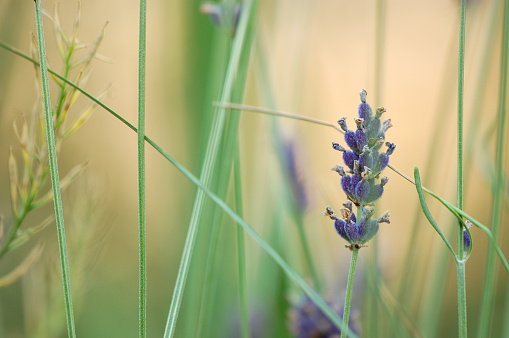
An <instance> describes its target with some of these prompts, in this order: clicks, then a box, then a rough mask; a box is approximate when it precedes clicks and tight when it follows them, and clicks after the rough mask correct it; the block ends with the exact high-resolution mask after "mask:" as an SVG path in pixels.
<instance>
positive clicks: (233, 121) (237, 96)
mask: <svg viewBox="0 0 509 338" xmlns="http://www.w3.org/2000/svg"><path fill="white" fill-rule="evenodd" d="M253 32H254V29H253V25H249V26H248V27H247V29H246V32H245V35H244V39H245V47H244V48H243V49H242V52H241V55H240V60H239V68H238V70H237V74H236V78H235V82H234V85H233V87H232V93H231V100H232V101H234V102H242V97H243V95H244V88H245V83H246V78H247V69H248V67H247V65H248V60H249V58H250V54H251V41H252V37H253ZM230 49H231V48H230ZM239 122H240V114H237V113H231V112H228V114H227V118H226V123H225V125H226V126H227V128H226V132H225V133H224V137H223V138H222V144H221V145H220V149H222V152H221V153H220V154H219V158H220V159H221V160H220V164H219V166H218V168H216V169H215V172H216V173H219V172H220V173H221V174H220V177H219V180H218V181H219V183H218V184H217V186H216V190H215V191H216V193H217V194H218V196H219V197H220V198H223V199H224V200H226V197H227V194H228V189H229V187H230V178H231V173H232V169H233V175H234V181H233V182H234V183H233V188H234V190H235V195H234V196H235V204H236V206H237V207H240V208H242V193H241V190H239V189H240V177H238V178H236V177H235V175H236V171H238V172H239V175H240V159H239V156H240V153H239V149H238V145H239V136H238V128H239ZM236 161H237V164H235V163H236ZM222 215H223V211H221V210H220V208H218V207H217V206H216V208H215V210H214V220H213V223H212V231H211V234H210V241H209V242H210V244H209V252H208V254H207V259H206V264H205V266H206V268H205V271H206V272H205V277H204V283H203V286H204V287H203V293H202V301H201V304H200V316H199V320H198V334H197V336H198V337H200V336H202V332H203V331H204V330H205V332H209V330H210V327H211V320H210V319H211V318H212V316H210V315H209V316H207V317H206V319H205V320H202V318H203V314H209V313H210V306H211V305H213V304H214V301H213V300H212V299H215V298H216V297H215V295H216V294H217V292H215V290H213V286H214V285H217V284H218V282H219V276H218V274H212V270H213V269H214V262H215V261H216V260H217V258H216V257H217V256H218V253H217V250H218V248H219V249H220V250H222V251H225V250H226V248H225V247H224V246H219V247H218V243H217V241H218V239H219V231H220V227H219V226H218V225H219V222H220V220H221V218H222ZM241 216H242V214H241ZM241 237H243V234H242V235H241ZM221 254H222V255H224V252H221ZM237 254H238V255H241V251H237ZM238 260H239V264H245V259H244V258H242V257H238ZM240 262H243V263H240ZM241 274H242V272H241V271H239V275H238V276H239V278H240V277H241ZM243 278H244V279H245V276H244V277H243ZM213 279H215V280H213ZM238 282H239V291H242V290H241V289H240V288H241V287H242V286H241V284H242V282H241V280H240V279H239V281H238ZM209 295H212V297H210V296H209ZM241 297H242V295H241ZM209 298H211V299H209ZM241 305H242V298H241ZM241 310H242V309H241ZM244 314H246V316H247V311H246V312H245V313H244ZM244 314H241V315H244ZM246 318H247V317H246ZM195 326H196V324H195ZM244 328H245V327H243V329H244Z"/></svg>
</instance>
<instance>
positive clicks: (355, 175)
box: [352, 174, 362, 192]
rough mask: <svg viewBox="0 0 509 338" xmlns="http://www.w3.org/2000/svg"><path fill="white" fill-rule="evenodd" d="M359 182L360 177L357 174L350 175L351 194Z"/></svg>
mask: <svg viewBox="0 0 509 338" xmlns="http://www.w3.org/2000/svg"><path fill="white" fill-rule="evenodd" d="M360 181H362V176H361V175H359V174H354V175H352V192H354V191H355V187H356V186H357V184H359V182H360Z"/></svg>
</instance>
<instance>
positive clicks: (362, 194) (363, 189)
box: [355, 180, 369, 202]
mask: <svg viewBox="0 0 509 338" xmlns="http://www.w3.org/2000/svg"><path fill="white" fill-rule="evenodd" d="M355 195H356V196H357V200H358V201H360V202H362V201H365V200H366V198H367V197H368V195H369V183H368V181H365V180H362V181H360V182H359V183H357V185H356V186H355Z"/></svg>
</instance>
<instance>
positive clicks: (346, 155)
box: [343, 150, 359, 171]
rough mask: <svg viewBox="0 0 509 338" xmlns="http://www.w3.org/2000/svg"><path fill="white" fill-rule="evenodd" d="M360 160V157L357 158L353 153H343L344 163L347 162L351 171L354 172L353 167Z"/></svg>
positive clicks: (348, 151)
mask: <svg viewBox="0 0 509 338" xmlns="http://www.w3.org/2000/svg"><path fill="white" fill-rule="evenodd" d="M358 160H359V156H357V154H356V153H354V152H353V151H350V150H347V151H345V152H344V153H343V161H344V162H345V164H346V166H347V167H348V168H350V170H352V171H353V165H354V162H355V161H358Z"/></svg>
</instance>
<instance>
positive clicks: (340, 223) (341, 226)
mask: <svg viewBox="0 0 509 338" xmlns="http://www.w3.org/2000/svg"><path fill="white" fill-rule="evenodd" d="M345 225H346V222H345V221H344V220H342V219H340V218H338V219H336V221H335V222H334V228H336V232H337V233H338V234H339V235H340V236H341V237H343V238H344V239H346V240H348V237H347V236H346V232H345Z"/></svg>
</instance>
